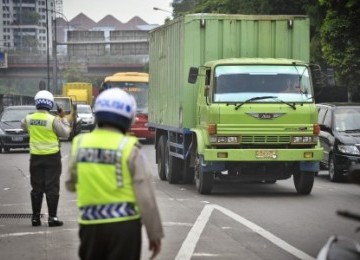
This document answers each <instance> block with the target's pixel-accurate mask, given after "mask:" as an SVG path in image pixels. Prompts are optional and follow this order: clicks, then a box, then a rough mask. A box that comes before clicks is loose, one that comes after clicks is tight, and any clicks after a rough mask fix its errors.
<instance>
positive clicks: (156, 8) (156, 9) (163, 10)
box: [153, 7, 173, 15]
mask: <svg viewBox="0 0 360 260" xmlns="http://www.w3.org/2000/svg"><path fill="white" fill-rule="evenodd" d="M153 9H154V10H155V11H162V12H165V13H169V14H171V15H172V14H173V13H172V12H170V11H169V10H165V9H162V8H159V7H153Z"/></svg>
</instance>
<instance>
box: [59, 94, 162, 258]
mask: <svg viewBox="0 0 360 260" xmlns="http://www.w3.org/2000/svg"><path fill="white" fill-rule="evenodd" d="M94 110H95V118H96V122H97V127H96V128H95V129H94V130H93V131H92V132H90V133H84V134H81V135H78V136H76V137H75V139H74V140H73V142H72V149H71V156H70V162H69V169H68V178H67V181H66V187H67V189H68V190H70V191H76V192H77V205H78V208H79V210H80V216H79V225H80V232H79V237H80V248H79V256H80V258H81V259H127V260H129V259H140V256H141V225H142V224H144V226H145V228H146V231H147V235H148V238H149V249H150V250H151V251H152V256H151V258H154V257H155V256H156V255H157V254H158V253H159V252H160V248H161V239H162V237H163V236H164V234H163V229H162V225H161V219H160V214H159V210H158V206H157V203H156V200H155V194H154V189H153V187H152V177H151V176H152V175H151V166H150V165H149V163H148V161H147V158H146V157H145V156H144V154H143V152H142V150H141V146H140V144H139V143H138V140H137V139H136V137H133V136H129V135H127V132H128V131H129V129H130V127H131V125H132V124H133V122H134V118H135V116H136V103H135V100H134V98H133V97H132V96H131V95H129V94H128V93H126V92H124V91H123V90H121V89H118V88H112V89H107V90H104V91H103V92H101V93H100V94H99V96H98V97H97V99H96V101H95V106H94Z"/></svg>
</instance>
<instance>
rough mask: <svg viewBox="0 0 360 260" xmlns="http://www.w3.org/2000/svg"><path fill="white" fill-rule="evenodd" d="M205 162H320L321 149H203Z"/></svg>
mask: <svg viewBox="0 0 360 260" xmlns="http://www.w3.org/2000/svg"><path fill="white" fill-rule="evenodd" d="M203 156H204V160H205V161H243V162H271V161H279V162H280V161H284V162H294V161H297V162H299V161H300V162H301V161H320V160H321V159H322V156H323V148H321V147H316V148H313V149H204V153H203Z"/></svg>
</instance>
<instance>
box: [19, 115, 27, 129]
mask: <svg viewBox="0 0 360 260" xmlns="http://www.w3.org/2000/svg"><path fill="white" fill-rule="evenodd" d="M21 128H22V129H23V130H24V131H27V130H28V129H27V125H26V117H25V118H23V119H22V120H21Z"/></svg>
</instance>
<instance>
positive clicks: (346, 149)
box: [337, 144, 360, 155]
mask: <svg viewBox="0 0 360 260" xmlns="http://www.w3.org/2000/svg"><path fill="white" fill-rule="evenodd" d="M337 148H338V150H339V151H340V152H341V153H347V154H353V155H360V151H359V149H358V148H357V147H356V146H355V145H348V144H338V146H337Z"/></svg>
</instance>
